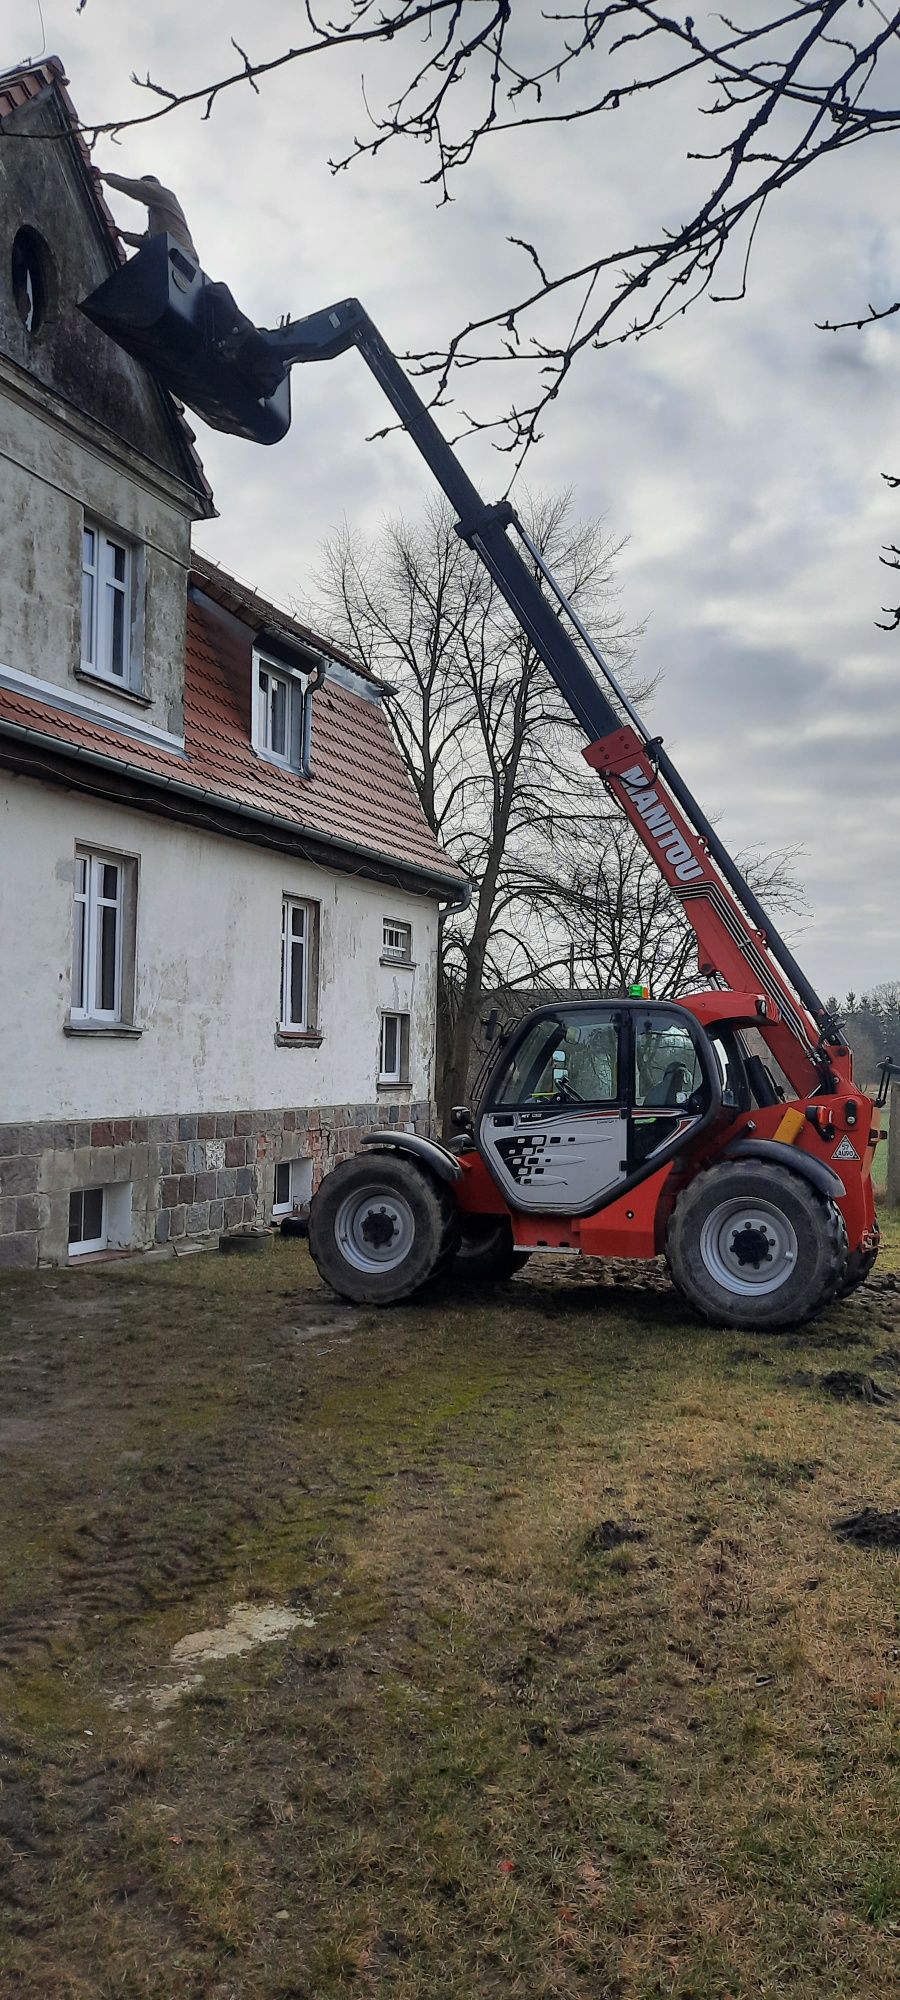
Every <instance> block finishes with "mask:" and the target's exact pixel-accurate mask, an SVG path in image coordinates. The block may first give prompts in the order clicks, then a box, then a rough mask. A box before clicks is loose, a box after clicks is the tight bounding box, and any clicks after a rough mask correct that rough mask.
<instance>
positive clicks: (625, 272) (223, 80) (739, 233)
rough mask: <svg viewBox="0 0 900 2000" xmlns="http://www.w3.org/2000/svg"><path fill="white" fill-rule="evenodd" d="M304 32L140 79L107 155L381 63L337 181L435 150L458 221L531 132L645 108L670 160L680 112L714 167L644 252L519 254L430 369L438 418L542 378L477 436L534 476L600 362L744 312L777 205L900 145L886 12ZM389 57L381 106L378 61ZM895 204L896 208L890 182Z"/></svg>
mask: <svg viewBox="0 0 900 2000" xmlns="http://www.w3.org/2000/svg"><path fill="white" fill-rule="evenodd" d="M86 4H87V0H81V7H82V8H83V7H84V5H86ZM304 12H305V24H306V32H305V34H304V36H303V38H302V39H301V40H299V41H298V42H297V44H296V45H295V46H293V47H291V48H288V49H281V50H278V51H276V52H275V53H274V54H260V53H257V52H251V51H249V50H248V49H246V48H244V47H242V46H241V45H239V44H238V43H237V42H236V41H235V42H234V43H233V47H234V50H235V52H236V55H237V57H238V61H237V62H236V63H234V62H232V63H230V64H228V65H224V66H223V67H222V68H221V69H219V70H218V71H215V72H214V73H213V74H212V75H211V76H209V77H208V78H207V79H206V80H205V81H204V82H203V83H202V84H201V85H198V86H196V87H195V88H193V89H190V90H180V89H179V88H178V86H177V81H175V80H173V82H172V83H168V82H163V81H161V80H159V79H158V78H153V77H151V76H149V75H147V76H145V77H144V78H143V79H139V78H137V77H135V78H134V81H135V82H136V83H139V82H140V83H142V87H143V88H144V89H145V90H146V91H147V93H148V95H149V97H150V99H151V102H150V103H149V104H148V107H147V109H146V110H145V111H143V112H141V113H139V114H137V115H135V116H126V115H123V116H120V117H117V118H115V119H112V120H110V121H107V122H106V123H105V124H102V125H97V126H93V127H91V128H90V133H91V135H92V136H93V137H96V136H98V135H99V134H100V133H101V132H106V133H113V134H116V135H118V134H121V133H122V132H123V131H125V130H126V129H127V128H128V127H129V126H131V125H135V124H146V123H148V122H150V121H152V120H155V119H160V118H164V117H167V116H168V115H170V113H171V112H173V111H174V110H175V109H177V108H178V107H179V106H183V105H191V104H193V105H197V106H201V107H202V114H203V116H204V117H205V118H209V117H210V116H211V115H212V113H213V111H214V109H215V107H216V105H217V104H218V102H219V100H220V98H221V97H222V96H223V94H225V93H226V92H228V91H230V90H233V89H235V88H238V87H239V86H241V85H246V86H247V87H249V88H251V89H253V90H255V91H257V92H258V91H259V90H260V87H261V85H263V83H264V79H265V78H266V77H267V76H268V75H269V74H270V73H271V72H273V71H275V70H279V69H283V68H285V67H286V66H295V67H296V68H297V69H298V70H299V69H300V68H301V66H303V65H306V66H307V67H308V65H309V63H310V62H313V61H315V62H319V63H321V62H323V61H329V62H332V63H333V62H335V61H337V62H341V61H345V62H349V61H350V60H352V62H353V64H354V68H355V69H356V71H357V73H358V69H359V64H360V59H361V58H362V61H363V79H362V89H363V101H364V113H365V118H366V121H367V129H366V130H365V131H364V132H363V135H362V136H361V137H355V138H353V139H352V140H351V141H350V142H349V143H348V144H347V145H346V146H345V149H344V150H343V152H339V153H338V154H337V155H336V156H335V158H334V159H333V160H332V161H331V163H330V164H331V165H332V167H333V168H334V170H335V171H336V172H337V171H339V170H341V169H343V168H345V167H348V166H350V165H351V164H352V163H354V162H357V161H359V160H362V159H365V158H367V157H370V156H372V155H374V154H377V153H379V152H382V151H383V150H384V149H385V148H386V147H389V146H396V145H397V144H398V143H400V142H401V141H406V142H410V141H411V142H414V143H415V144H417V145H418V146H420V147H422V148H423V149H425V151H426V154H427V161H428V165H427V170H426V173H425V176H424V178H425V181H426V183H431V184H433V185H434V186H435V188H436V189H437V191H438V197H439V200H440V201H442V202H445V201H448V200H450V198H451V191H452V187H453V182H454V178H455V177H456V176H457V175H458V174H459V173H460V172H461V171H462V170H463V169H464V168H465V167H466V166H467V165H468V164H469V163H470V161H471V160H472V159H473V158H474V156H475V155H476V153H479V152H481V151H482V149H489V150H490V151H493V150H495V149H496V148H497V147H501V146H502V145H503V143H504V140H506V139H508V138H509V137H510V136H513V137H515V135H517V134H521V133H522V132H523V131H527V132H528V133H529V135H530V140H531V144H532V146H534V145H536V144H539V142H540V138H541V135H542V133H543V131H544V130H545V129H546V128H547V127H552V126H560V125H566V126H585V125H588V124H591V123H594V124H596V125H597V126H598V127H599V126H603V125H607V126H608V125H609V124H610V121H615V120H616V119H617V118H619V119H620V120H621V119H622V117H623V116H624V114H625V112H626V111H627V110H629V109H630V108H631V109H633V108H634V107H637V111H638V113H640V111H641V108H642V107H643V111H644V116H645V118H646V120H647V121H648V128H649V129H648V138H650V139H651V140H652V141H653V142H654V143H655V140H656V135H657V133H658V130H659V114H660V110H661V109H662V107H663V106H665V107H667V108H668V109H669V110H670V111H671V115H672V118H673V120H674V121H675V122H674V123H673V128H672V130H673V140H672V146H673V153H674V152H676V151H677V152H679V153H682V154H683V156H684V157H685V158H686V159H687V160H689V161H691V162H693V163H696V165H697V168H698V170H699V172H700V181H701V184H700V192H699V195H696V194H695V195H694V197H693V198H692V199H691V200H690V202H689V204H688V213H687V214H686V215H685V214H674V213H671V212H667V197H666V192H665V190H666V189H667V188H668V186H669V185H670V183H671V178H672V177H671V174H665V175H661V188H662V190H663V191H662V192H661V194H660V213H659V218H658V224H657V225H655V226H654V227H653V228H652V229H651V230H650V231H649V232H648V233H646V234H644V235H642V236H641V237H640V238H639V239H638V240H635V241H626V242H623V243H618V244H616V243H613V244H608V243H600V244H598V243H596V242H593V243H592V242H590V241H586V242H584V244H583V246H580V247H579V251H578V253H577V255H576V257H575V259H574V260H573V261H569V262H565V261H564V262H563V263H562V264H561V265H560V264H558V263H556V262H554V256H553V245H547V244H543V243H530V242H526V241H522V240H521V239H518V238H510V239H509V240H510V241H511V242H514V243H517V244H518V245H519V247H520V248H521V250H522V253H523V255H524V257H525V258H526V259H527V262H528V272H529V279H528V282H527V283H526V284H525V285H524V287H523V288H522V289H520V290H517V291H516V293H515V295H514V296H512V297H506V298H504V299H503V300H502V301H501V302H500V303H498V305H497V306H496V307H494V308H492V309H491V310H490V311H489V312H487V313H486V314H485V315H484V316H483V317H480V318H478V319H475V320H472V321H470V322H469V323H467V324H466V325H464V326H462V327H460V328H458V329H457V331H456V332H455V333H453V334H452V335H451V337H450V338H449V340H448V341H447V342H446V344H445V345H444V346H443V347H442V348H441V349H440V350H438V351H434V352H431V353H427V354H420V355H419V356H417V357H412V358H413V359H415V360H417V362H418V366H419V367H420V368H421V369H422V370H424V371H425V372H427V373H429V374H430V375H431V376H432V378H433V400H434V401H436V402H438V403H444V402H446V401H447V400H449V398H450V397H451V395H453V394H455V393H456V390H457V389H458V387H459V383H460V378H461V376H462V373H463V371H465V370H466V369H467V368H470V367H472V366H475V365H476V364H477V363H478V362H480V361H483V360H486V359H491V360H498V359H502V360H513V361H516V362H518V363H520V364H521V365H522V366H523V367H524V368H525V369H526V374H527V378H528V387H527V389H526V393H525V396H524V398H520V397H519V396H517V397H516V400H515V403H514V405H513V406H512V407H511V408H509V409H507V410H506V411H505V413H504V412H503V411H497V412H495V413H491V414H489V415H486V416H484V417H477V418H474V419H472V420H471V424H470V427H471V428H477V429H491V430H493V431H494V432H495V441H496V442H497V443H498V445H499V446H500V447H501V448H502V449H505V450H508V451H509V452H510V453H511V454H512V458H513V462H514V465H516V466H517V465H519V464H520V463H521V461H522V458H523V456H524V455H525V453H526V452H527V450H528V448H529V446H530V445H531V443H532V442H533V441H534V440H535V438H536V437H537V436H538V434H539V429H540V424H541V421H542V418H543V416H544V413H545V411H546V409H547V407H548V405H549V403H550V402H551V401H552V400H553V399H554V398H555V397H556V396H557V395H558V394H559V391H560V389H561V388H562V386H563V383H564V382H565V380H566V378H567V376H568V374H569V373H570V371H571V369H572V367H573V365H574V364H575V362H576V361H577V360H578V359H579V357H581V356H583V355H584V354H586V353H588V352H589V351H591V350H597V349H598V348H604V347H606V346H608V345H609V344H610V343H611V342H615V341H621V340H628V339H637V338H641V337H643V336H644V335H646V334H647V333H649V332H651V331H655V330H658V329H659V328H661V327H663V326H665V325H666V323H667V321H669V320H671V319H672V318H674V317H676V316H678V315H681V314H682V313H684V312H686V311H687V310H688V308H689V306H690V305H691V304H692V303H693V302H694V301H695V300H696V299H698V298H700V297H702V296H704V295H706V296H707V297H710V298H716V299H734V298H740V297H743V295H744V293H745V291H746V288H747V282H748V274H749V269H750V262H751V253H752V250H753V245H754V242H755V240H756V237H757V232H758V230H759V227H760V224H761V222H762V220H763V218H764V216H765V213H766V210H767V208H768V207H769V205H770V203H771V201H772V199H773V197H775V196H784V195H785V194H786V192H787V191H788V190H789V189H790V188H791V187H792V185H793V184H794V183H795V182H796V181H797V180H798V179H799V178H800V176H801V175H805V174H808V173H809V172H810V171H811V170H815V169H816V168H818V167H820V166H821V165H822V164H823V163H825V162H827V161H828V160H830V159H831V158H832V157H833V156H834V155H836V154H838V153H843V152H844V151H846V150H847V149H848V148H850V147H856V146H858V145H860V144H861V143H862V142H864V141H867V140H875V139H884V138H888V137H890V136H892V135H894V134H895V133H896V132H897V131H898V129H900V107H898V106H897V104H896V103H895V102H894V101H893V98H894V95H895V86H896V78H897V64H896V55H897V51H896V47H895V42H896V39H897V37H898V33H900V12H889V11H887V10H885V9H883V8H882V7H881V6H880V5H879V4H878V0H791V4H790V5H785V4H784V0H739V4H738V5H737V7H736V9H733V10H732V12H731V13H730V14H729V15H727V16H725V15H722V14H716V13H712V12H710V11H708V10H704V11H703V13H702V14H701V15H700V16H699V17H696V16H692V15H691V14H687V15H686V16H684V17H677V18H676V17H675V16H673V15H672V14H670V13H667V12H665V11H664V10H663V9H662V8H661V7H660V6H659V4H658V0H608V4H600V5H598V4H593V0H582V4H578V5H573V6H569V7H566V6H565V5H563V6H561V7H560V8H559V10H558V11H550V10H548V11H547V12H539V10H538V9H537V8H527V7H523V6H517V7H514V6H513V5H512V4H511V0H337V4H336V5H335V7H334V9H333V10H331V11H330V12H329V13H328V15H327V16H325V17H324V18H321V19H320V18H319V17H318V16H317V14H316V13H315V11H314V8H313V6H312V0H306V5H305V10H304ZM249 28H250V17H249V10H248V33H249ZM376 50H378V51H380V56H381V59H380V62H379V64H378V74H379V77H380V79H382V81H381V83H380V85H378V84H376V83H375V82H374V80H373V78H372V75H371V68H372V65H371V62H370V60H369V59H370V57H371V55H372V53H373V52H374V51H376ZM379 87H380V88H381V89H382V91H383V93H384V96H383V101H382V102H381V103H380V104H379V103H378V102H377V101H375V98H374V92H375V91H376V90H377V89H378V88H379ZM679 119H683V120H685V129H684V131H683V132H682V134H681V136H678V120H679ZM629 130H630V131H631V128H629ZM704 132H705V133H706V135H707V137H706V139H705V140H704V138H703V136H702V135H703V134H704ZM882 184H883V186H884V189H885V194H886V198H887V199H889V198H890V197H889V190H890V188H891V187H892V185H893V182H892V178H891V177H890V175H888V174H885V175H884V176H883V181H882ZM573 200H574V201H575V202H576V203H577V192H576V193H575V194H574V195H573ZM898 310H900V300H896V301H895V300H891V299H885V300H882V301H879V302H872V303H869V304H868V305H866V306H865V307H863V306H862V305H861V307H860V312H859V315H858V317H857V319H856V320H855V322H851V324H853V323H855V324H857V325H862V324H864V323H865V322H866V321H868V320H870V319H877V318H882V317H885V316H886V315H888V314H891V313H896V312H897V311H898ZM825 324H826V325H828V324H829V323H828V322H827V321H826V322H825Z"/></svg>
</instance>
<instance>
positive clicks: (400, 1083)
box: [375, 1076, 412, 1090]
mask: <svg viewBox="0 0 900 2000" xmlns="http://www.w3.org/2000/svg"><path fill="white" fill-rule="evenodd" d="M375 1088H376V1090H410V1089H411V1088H412V1085H411V1083H410V1080H409V1077H408V1076H399V1077H397V1078H396V1079H391V1078H390V1077H382V1076H380V1077H379V1078H378V1082H377V1083H376V1085H375Z"/></svg>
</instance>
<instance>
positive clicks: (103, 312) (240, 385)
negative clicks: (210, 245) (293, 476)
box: [81, 236, 291, 444]
mask: <svg viewBox="0 0 900 2000" xmlns="http://www.w3.org/2000/svg"><path fill="white" fill-rule="evenodd" d="M81 311H82V312H83V313H85V314H86V315H87V317H88V319H89V320H92V321H93V323H94V325H95V326H99V327H100V328H101V329H102V331H103V332H104V333H106V334H108V335H109V336H110V339H111V340H114V341H115V342H116V345H117V346H118V347H123V348H124V349H125V352H126V353H127V354H133V355H134V357H135V360H137V361H141V362H143V364H144V366H145V368H149V369H150V371H151V373H152V374H153V375H155V376H156V377H157V380H158V381H159V382H161V383H162V386H163V388H164V389H168V390H170V392H171V394H172V395H173V396H178V397H180V399H181V401H182V402H183V403H186V404H187V406H188V409H189V410H195V411H196V413H197V415H198V417H202V418H203V420H204V422H205V423H207V424H211V425H212V426H213V429H214V430H218V431H229V432H231V434H232V435H233V436H236V437H245V438H251V439H252V440H253V442H254V443H255V444H277V443H278V441H279V439H280V438H283V437H284V435H285V433H286V432H287V430H288V429H289V427H290V421H291V389H290V378H289V374H288V369H289V366H290V362H289V361H288V360H286V359H285V357H284V356H283V355H282V354H281V353H279V352H278V348H277V342H276V341H275V340H273V337H272V336H271V335H268V336H267V335H266V334H265V333H264V332H261V331H260V330H259V329H258V328H257V327H255V326H254V325H253V324H252V321H250V320H249V319H246V318H245V316H244V314H243V313H242V312H239V310H238V308H237V306H236V305H235V302H234V299H233V298H232V296H231V293H230V292H229V290H228V288H227V286H226V285H218V284H214V283H213V281H212V279H211V278H208V277H207V276H206V274H205V272H203V271H201V270H199V269H198V267H197V265H196V264H195V263H194V262H193V261H192V259H191V258H190V257H188V256H187V255H186V253H185V251H184V250H182V249H181V248H180V247H179V245H178V244H177V243H174V242H173V241H172V238H171V236H151V237H150V238H149V239H148V241H147V243H145V244H144V246H143V248H142V249H140V250H139V251H138V253H137V256H136V257H132V258H130V259H129V261H128V263H127V264H123V265H122V266H121V268H120V269H119V270H118V271H115V272H114V273H113V275H112V277H111V278H107V279H106V281H105V283H104V284H102V285H98V287H97V290H96V291H95V292H91V294H90V297H89V298H86V299H82V301H81Z"/></svg>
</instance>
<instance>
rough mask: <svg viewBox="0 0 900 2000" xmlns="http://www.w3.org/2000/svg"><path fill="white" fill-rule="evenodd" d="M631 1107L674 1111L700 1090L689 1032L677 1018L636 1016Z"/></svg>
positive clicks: (697, 1062) (658, 1015)
mask: <svg viewBox="0 0 900 2000" xmlns="http://www.w3.org/2000/svg"><path fill="white" fill-rule="evenodd" d="M634 1028H635V1034H634V1103H635V1105H636V1106H640V1107H649V1106H651V1105H652V1106H656V1107H658V1108H660V1109H664V1110H669V1111H677V1110H679V1109H680V1108H681V1107H682V1106H684V1105H686V1104H687V1102H688V1100H689V1098H690V1097H691V1096H692V1095H693V1092H694V1091H695V1090H698V1089H700V1088H701V1087H702V1084H703V1071H702V1069H701V1067H700V1059H699V1057H698V1055H697V1051H696V1049H695V1047H694V1043H693V1041H692V1039H691V1034H690V1030H689V1029H688V1027H687V1025H686V1023H685V1022H684V1021H683V1020H681V1019H679V1016H678V1015H677V1014H664V1013H659V1014H647V1015H644V1016H642V1015H640V1014H639V1015H636V1017H635V1024H634Z"/></svg>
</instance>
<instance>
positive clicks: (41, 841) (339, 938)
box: [0, 772, 438, 1123]
mask: <svg viewBox="0 0 900 2000" xmlns="http://www.w3.org/2000/svg"><path fill="white" fill-rule="evenodd" d="M76 842H83V843H86V844H87V845H92V846H96V847H99V848H107V849H110V850H112V851H114V852H117V853H122V854H126V855H137V856H139V857H140V864H139V887H138V909H137V977H136V1007H135V1020H136V1022H137V1023H138V1025H139V1026H140V1027H141V1028H142V1029H143V1033H142V1034H141V1036H140V1039H138V1040H125V1039H121V1038H118V1037H110V1036H103V1037H97V1038H88V1037H86V1036H76V1037H69V1036H67V1035H66V1034H64V1032H63V1029H64V1024H65V1022H66V1020H67V1018H68V1014H69V1007H70V999H71V968H72V932H73V901H72V899H73V882H74V855H75V844H76ZM286 894H287V895H294V896H303V897H309V898H310V899H312V900H314V901H316V902H318V903H319V905H320V909H321V926H320V929H321V936H320V961H319V1007H318V1015H319V1025H320V1027H321V1032H322V1043H321V1046H320V1047H319V1048H313V1047H308V1046H303V1047H290V1048H281V1047H278V1046H276V1041H275V1034H276V1026H277V1021H278V1014H279V1006H280V972H281V907H282V896H283V895H286ZM385 916H393V917H397V918H400V919H402V920H404V921H406V922H408V923H410V924H411V925H412V931H413V954H412V955H413V959H414V960H415V964H414V965H413V966H412V967H411V968H409V969H404V968H400V967H391V966H383V965H381V964H380V963H379V960H380V956H381V925H382V920H383V918H384V917H385ZM437 922H438V909H437V905H436V904H435V903H434V902H432V901H430V900H428V899H426V898H424V897H417V896H412V895H410V894H408V893H403V892H400V891H397V890H395V889H393V888H389V887H384V886H381V885H379V884H378V883H373V882H369V881H364V880H362V879H359V878H355V877H352V876H346V875H338V874H332V873H330V871H327V870H325V869H323V868H317V867H315V866H312V865H311V864H308V863H305V862H301V861H296V860H294V859H292V858H290V857H288V856H281V855H277V854H270V853H267V852H265V851H264V850H262V849H259V848H255V847H251V846H250V845H249V844H247V845H245V844H243V843H242V842H239V841H234V840H227V839H224V838H222V837H221V836H219V835H206V834H203V833H201V832H198V831H196V830H194V829H193V828H189V827H182V826H179V825H177V824H175V823H173V822H170V821H165V820H155V819H153V818H151V817H150V816H149V815H147V814H143V813H137V812H133V811H131V810H128V809H123V808H120V807H117V806H113V805H107V804H106V803H101V802H99V801H95V800H91V799H87V798H83V797H81V796H79V795H78V794H76V793H67V792H65V791H63V790H61V789H59V788H56V787H54V786H51V785H42V784H39V783H37V782H35V781H33V780H32V779H30V778H17V777H13V776H11V775H10V774H9V773H6V772H0V1123H4V1122H13V1121H17V1120H21V1121H30V1120H33V1119H59V1118H91V1117H106V1116H109V1117H126V1116H127V1117H131V1116H144V1115H154V1114H158V1113H164V1112H170V1111H178V1110H185V1111H186V1110H191V1111H194V1110H197V1111H216V1110H225V1109H240V1108H242V1107H248V1108H249V1107H254V1106H269V1107H271V1108H273V1109H276V1108H279V1107H285V1106H292V1105H307V1106H316V1105H324V1104H354V1103H359V1104H364V1103H370V1104H371V1103H372V1102H373V1101H374V1100H375V1097H376V1078H377V1067H378V1035H379V1015H380V1012H381V1010H383V1009H389V1010H393V1009H396V1011H398V1012H403V1013H407V1012H408V1013H409V1014H410V1015H411V1033H410V1082H409V1087H408V1088H406V1089H404V1090H398V1091H397V1092H396V1093H394V1101H398V1102H401V1103H406V1102H408V1101H409V1100H410V1099H411V1098H412V1099H417V1098H418V1099H425V1098H428V1097H429V1096H430V1095H431V1088H432V1064H433V1043H434V1018H435V973H434V967H435V960H436V940H437ZM378 1096H379V1099H383V1098H384V1097H385V1093H384V1092H383V1091H380V1092H378ZM391 1101H392V1098H391V1094H390V1093H388V1094H387V1097H386V1102H387V1103H390V1102H391Z"/></svg>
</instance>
